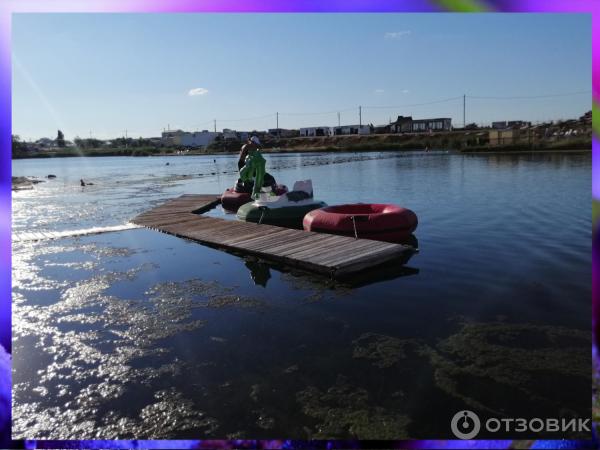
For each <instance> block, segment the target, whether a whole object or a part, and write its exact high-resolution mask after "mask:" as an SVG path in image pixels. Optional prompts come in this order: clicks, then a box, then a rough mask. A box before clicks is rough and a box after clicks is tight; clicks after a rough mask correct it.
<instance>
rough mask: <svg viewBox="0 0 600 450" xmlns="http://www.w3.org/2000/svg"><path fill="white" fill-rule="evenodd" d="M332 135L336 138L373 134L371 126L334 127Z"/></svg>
mask: <svg viewBox="0 0 600 450" xmlns="http://www.w3.org/2000/svg"><path fill="white" fill-rule="evenodd" d="M332 134H333V135H334V136H343V135H348V134H360V135H367V134H371V127H370V126H369V125H342V126H339V127H333V128H332Z"/></svg>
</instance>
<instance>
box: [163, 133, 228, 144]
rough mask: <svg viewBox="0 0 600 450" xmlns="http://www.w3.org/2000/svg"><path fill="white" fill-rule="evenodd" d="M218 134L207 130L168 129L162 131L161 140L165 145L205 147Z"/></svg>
mask: <svg viewBox="0 0 600 450" xmlns="http://www.w3.org/2000/svg"><path fill="white" fill-rule="evenodd" d="M220 134H221V133H215V132H213V131H208V130H202V131H195V132H188V131H181V130H169V131H163V133H162V138H161V140H162V142H163V144H164V145H166V146H182V147H206V146H207V145H209V144H210V143H212V142H213V141H214V140H215V139H216V137H217V136H219V135H220Z"/></svg>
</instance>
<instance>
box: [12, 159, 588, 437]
mask: <svg viewBox="0 0 600 450" xmlns="http://www.w3.org/2000/svg"><path fill="white" fill-rule="evenodd" d="M167 163H169V164H168V165H167ZM267 164H268V166H267V170H268V171H269V172H270V173H271V174H273V175H274V176H275V178H276V179H277V181H278V182H281V183H284V184H287V185H288V186H291V185H292V184H293V182H294V181H295V180H301V179H309V178H310V179H312V181H313V186H314V190H315V198H317V199H320V200H323V201H325V202H327V203H328V204H330V205H333V204H340V203H347V202H378V203H387V202H389V203H396V204H399V205H401V206H404V207H407V208H410V209H412V210H413V211H414V212H415V213H416V214H417V216H418V217H419V226H418V228H417V230H416V232H415V235H416V237H417V238H418V241H419V249H420V252H419V253H418V254H416V255H415V256H413V257H412V259H411V260H410V261H409V262H408V264H407V265H406V267H404V268H398V267H395V266H393V265H388V267H386V268H385V269H380V270H377V271H375V272H371V273H368V274H363V275H361V276H358V277H356V278H355V279H353V280H352V282H347V283H336V282H332V281H330V280H327V279H325V278H322V277H318V276H313V275H308V274H305V273H297V272H295V271H290V270H287V269H286V268H283V267H273V266H269V265H267V264H265V263H263V262H261V261H255V260H252V259H244V258H241V257H238V256H235V255H232V254H228V253H225V252H221V251H218V250H215V249H211V248H208V247H204V246H202V245H199V244H196V243H193V242H188V241H185V240H183V239H179V238H176V237H173V236H169V235H166V234H161V233H158V232H155V231H151V230H146V229H131V230H126V231H120V232H111V233H101V234H93V235H84V236H72V237H65V238H62V239H57V240H49V241H37V242H30V241H22V242H14V243H13V358H14V360H13V366H14V369H13V383H14V385H13V402H14V403H13V438H15V439H23V438H38V439H92V438H98V439H100V438H104V439H114V438H132V437H136V438H140V439H141V438H155V439H158V438H167V439H168V438H198V437H211V438H242V437H244V438H265V439H267V438H281V437H292V438H299V439H309V438H313V439H318V438H361V439H374V438H377V439H382V438H387V439H396V438H398V439H400V438H414V439H419V438H422V439H424V438H436V437H437V438H449V437H451V434H450V419H451V417H452V416H453V415H454V414H455V413H456V412H457V411H459V410H463V409H470V410H473V411H475V412H477V413H478V414H479V415H480V417H484V418H485V417H492V416H493V417H567V418H570V417H585V418H587V417H589V416H590V401H589V399H590V397H589V395H590V385H591V377H590V367H591V357H590V347H591V345H590V344H591V337H590V319H589V318H590V314H591V302H590V299H591V237H592V232H591V214H590V204H591V191H590V186H591V154H590V153H584V154H576V153H547V154H539V155H530V154H515V155H506V154H505V155H501V154H498V155H491V154H490V155H461V154H452V153H447V152H429V153H422V152H405V153H396V152H382V153H358V154H356V153H355V154H335V155H334V154H287V155H267ZM235 170H236V157H235V156H173V157H154V158H127V157H121V158H65V159H52V160H17V161H14V162H13V175H14V176H38V177H40V178H44V177H46V176H47V175H48V174H54V175H56V178H55V179H51V180H46V181H45V182H43V183H40V184H37V185H36V186H35V188H34V189H33V190H29V191H20V192H14V193H13V236H14V237H15V239H16V238H17V237H18V236H21V235H23V233H28V232H36V231H40V232H50V231H62V232H65V234H67V235H68V234H71V232H73V234H75V233H77V232H80V231H81V230H86V229H89V228H92V227H109V226H115V225H123V224H126V223H127V221H128V220H129V219H130V218H132V217H134V216H135V215H136V214H138V213H141V212H142V211H144V210H146V209H149V208H151V207H153V206H155V205H158V204H160V203H161V202H163V201H165V200H167V199H170V198H173V197H175V196H178V195H181V194H184V193H220V192H222V191H223V190H225V188H227V187H230V186H232V185H233V183H234V181H235V179H236V172H235ZM80 179H84V180H85V181H86V182H91V183H93V185H88V186H85V187H81V186H80V185H79V180H80ZM213 214H217V215H218V214H221V213H220V212H219V211H218V210H217V211H215V212H213ZM479 437H480V438H485V437H491V438H498V437H500V436H498V435H493V436H485V434H481V435H480V436H479Z"/></svg>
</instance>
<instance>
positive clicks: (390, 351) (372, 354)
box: [352, 333, 416, 369]
mask: <svg viewBox="0 0 600 450" xmlns="http://www.w3.org/2000/svg"><path fill="white" fill-rule="evenodd" d="M352 343H353V344H354V351H353V354H352V357H353V358H359V359H360V358H364V359H369V360H371V361H372V362H373V365H375V366H377V367H379V368H382V369H384V368H386V367H392V366H394V365H396V364H398V363H399V362H400V361H401V360H403V359H405V358H406V351H407V349H408V347H409V346H411V345H415V343H416V341H414V340H412V339H405V340H403V339H397V338H393V337H391V336H384V335H381V334H376V333H365V334H362V335H361V336H360V337H359V338H358V339H355V340H354V341H352Z"/></svg>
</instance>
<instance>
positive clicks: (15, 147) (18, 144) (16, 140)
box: [11, 134, 25, 153]
mask: <svg viewBox="0 0 600 450" xmlns="http://www.w3.org/2000/svg"><path fill="white" fill-rule="evenodd" d="M11 137H12V151H13V153H15V152H18V151H20V150H23V149H24V147H25V144H24V143H23V142H22V141H21V137H20V136H19V135H18V134H13V135H11Z"/></svg>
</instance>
